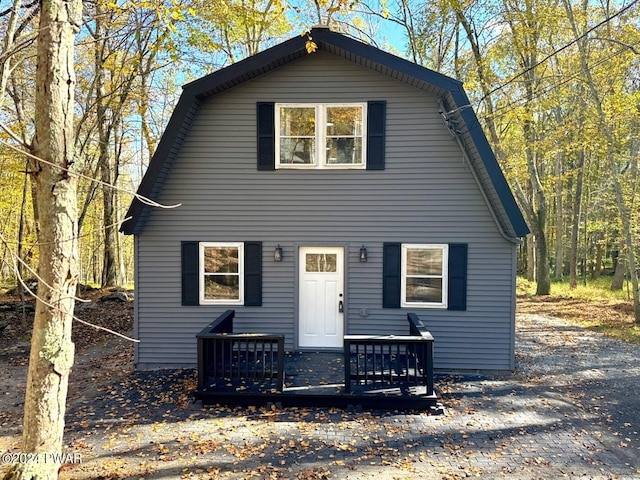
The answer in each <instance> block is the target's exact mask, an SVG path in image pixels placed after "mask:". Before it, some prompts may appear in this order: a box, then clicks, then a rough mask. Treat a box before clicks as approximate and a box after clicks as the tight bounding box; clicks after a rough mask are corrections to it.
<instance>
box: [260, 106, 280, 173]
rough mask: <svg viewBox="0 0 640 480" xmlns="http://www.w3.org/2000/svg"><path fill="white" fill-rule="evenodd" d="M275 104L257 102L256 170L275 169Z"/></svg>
mask: <svg viewBox="0 0 640 480" xmlns="http://www.w3.org/2000/svg"><path fill="white" fill-rule="evenodd" d="M275 121H276V120H275V103H273V102H258V118H257V123H258V170H275V169H276V139H275V136H276V129H275Z"/></svg>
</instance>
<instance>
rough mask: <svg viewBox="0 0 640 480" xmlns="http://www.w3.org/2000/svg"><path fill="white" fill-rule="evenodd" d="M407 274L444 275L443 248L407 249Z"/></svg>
mask: <svg viewBox="0 0 640 480" xmlns="http://www.w3.org/2000/svg"><path fill="white" fill-rule="evenodd" d="M407 275H442V249H440V248H438V249H426V248H424V249H416V248H411V249H407Z"/></svg>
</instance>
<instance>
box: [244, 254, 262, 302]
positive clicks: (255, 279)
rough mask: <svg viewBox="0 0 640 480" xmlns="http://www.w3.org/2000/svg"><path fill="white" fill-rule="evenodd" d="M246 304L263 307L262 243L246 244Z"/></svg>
mask: <svg viewBox="0 0 640 480" xmlns="http://www.w3.org/2000/svg"><path fill="white" fill-rule="evenodd" d="M244 304H245V305H246V306H248V307H259V306H261V305H262V242H245V243H244Z"/></svg>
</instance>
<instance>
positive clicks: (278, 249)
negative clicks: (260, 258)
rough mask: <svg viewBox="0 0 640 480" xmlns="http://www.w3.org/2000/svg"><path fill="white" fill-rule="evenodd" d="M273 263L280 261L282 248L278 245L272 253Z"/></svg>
mask: <svg viewBox="0 0 640 480" xmlns="http://www.w3.org/2000/svg"><path fill="white" fill-rule="evenodd" d="M273 261H274V262H281V261H282V247H281V246H280V244H278V246H277V247H276V249H275V250H274V251H273Z"/></svg>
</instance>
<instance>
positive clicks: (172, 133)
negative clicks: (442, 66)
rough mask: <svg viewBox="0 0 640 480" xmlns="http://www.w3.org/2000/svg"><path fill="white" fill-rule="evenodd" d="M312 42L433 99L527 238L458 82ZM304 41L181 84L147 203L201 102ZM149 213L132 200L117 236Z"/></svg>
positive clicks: (505, 227)
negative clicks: (416, 89)
mask: <svg viewBox="0 0 640 480" xmlns="http://www.w3.org/2000/svg"><path fill="white" fill-rule="evenodd" d="M311 37H312V39H313V41H314V42H315V44H316V45H317V47H318V50H322V51H326V52H329V53H331V54H334V55H337V56H339V57H341V58H344V59H346V60H348V61H351V62H354V63H356V64H358V65H361V66H363V67H365V68H369V69H371V70H374V71H376V72H379V73H381V74H383V75H386V76H388V77H391V78H394V79H396V80H399V81H401V82H404V83H406V84H408V85H411V86H413V87H415V88H418V89H421V90H424V91H425V92H429V93H431V94H434V95H436V96H437V97H438V98H439V99H440V100H441V105H442V106H443V107H444V110H446V112H443V117H446V118H447V119H448V121H449V126H450V128H451V130H452V132H453V134H454V135H455V136H457V138H458V139H459V142H460V145H461V147H462V148H463V150H464V151H465V153H466V156H467V157H468V160H469V163H470V166H471V169H472V171H473V172H474V174H475V176H476V178H477V182H478V184H479V186H480V188H481V190H482V192H483V195H484V196H485V198H486V200H487V203H488V205H489V207H490V209H491V211H492V213H493V215H494V217H495V219H496V222H497V224H498V226H499V228H500V229H501V231H502V233H503V235H505V236H506V237H508V238H510V239H514V240H515V239H516V238H518V237H523V236H525V235H526V234H527V233H529V229H528V227H527V224H526V222H525V220H524V218H523V216H522V213H521V211H520V209H519V208H518V205H517V204H516V202H515V200H514V198H513V195H512V193H511V190H510V188H509V186H508V184H507V181H506V179H505V177H504V175H503V173H502V170H501V169H500V166H499V165H498V162H497V160H496V157H495V155H494V153H493V151H492V149H491V147H490V145H489V142H488V141H487V138H486V136H485V134H484V132H483V130H482V128H481V125H480V123H479V121H478V118H477V117H476V115H475V113H474V111H473V109H472V108H471V107H470V102H469V99H468V97H467V95H466V93H465V91H464V89H463V86H462V83H461V82H459V81H457V80H455V79H453V78H450V77H447V76H445V75H442V74H440V73H437V72H435V71H433V70H429V69H428V68H424V67H421V66H419V65H417V64H415V63H412V62H409V61H407V60H404V59H402V58H400V57H397V56H395V55H391V54H389V53H387V52H384V51H382V50H380V49H378V48H375V47H372V46H370V45H366V44H364V43H361V42H359V41H357V40H354V39H351V38H349V37H346V36H344V35H342V34H339V33H336V32H332V31H331V30H329V29H328V28H326V27H317V28H314V29H312V30H311ZM306 41H307V40H306V38H305V37H301V36H297V37H295V38H292V39H290V40H287V41H285V42H283V43H281V44H279V45H276V46H275V47H272V48H270V49H268V50H265V51H263V52H261V53H258V54H256V55H254V56H252V57H249V58H247V59H245V60H242V61H241V62H238V63H235V64H233V65H231V66H229V67H226V68H223V69H221V70H219V71H216V72H214V73H211V74H209V75H206V76H204V77H202V78H200V79H198V80H196V81H194V82H191V83H189V84H187V85H185V86H184V89H183V92H182V95H181V97H180V100H179V101H178V104H177V105H176V108H175V110H174V112H173V114H172V116H171V119H170V120H169V124H168V125H167V128H166V130H165V132H164V134H163V136H162V139H161V140H160V143H159V145H158V148H157V150H156V152H155V154H154V155H153V158H152V159H151V162H150V164H149V168H148V170H147V173H146V174H145V176H144V178H143V179H142V182H141V184H140V187H139V189H138V194H139V195H142V196H144V197H147V198H150V199H157V198H158V195H159V192H160V190H161V189H162V187H163V185H164V182H165V181H166V179H167V177H168V175H169V174H170V171H171V167H172V165H173V163H174V161H175V160H176V158H177V156H178V153H179V151H180V149H181V146H182V143H183V141H184V139H185V137H186V135H187V134H188V132H189V129H190V127H191V125H192V122H193V120H194V118H195V117H196V115H197V113H198V109H199V106H200V104H201V102H203V101H204V100H206V99H207V98H210V97H212V96H215V95H218V94H220V93H223V92H225V91H226V90H228V89H231V88H233V87H235V86H237V85H240V84H242V83H243V82H246V81H248V80H251V79H253V78H256V77H258V76H260V75H263V74H265V73H267V72H270V71H272V70H274V69H277V68H280V67H283V66H285V65H287V64H288V63H290V62H293V61H295V60H298V59H300V58H302V57H304V56H306V55H309V53H307V50H306ZM311 55H312V54H311ZM443 121H444V120H443ZM151 208H152V207H149V206H147V205H145V204H143V203H142V202H141V201H140V200H138V199H134V200H133V202H132V203H131V206H130V207H129V211H128V213H127V217H130V218H129V220H127V221H126V222H125V223H123V225H122V227H121V231H122V232H124V233H125V234H138V233H140V232H142V230H143V228H144V225H145V222H146V219H147V218H148V216H149V214H150V211H151Z"/></svg>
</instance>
